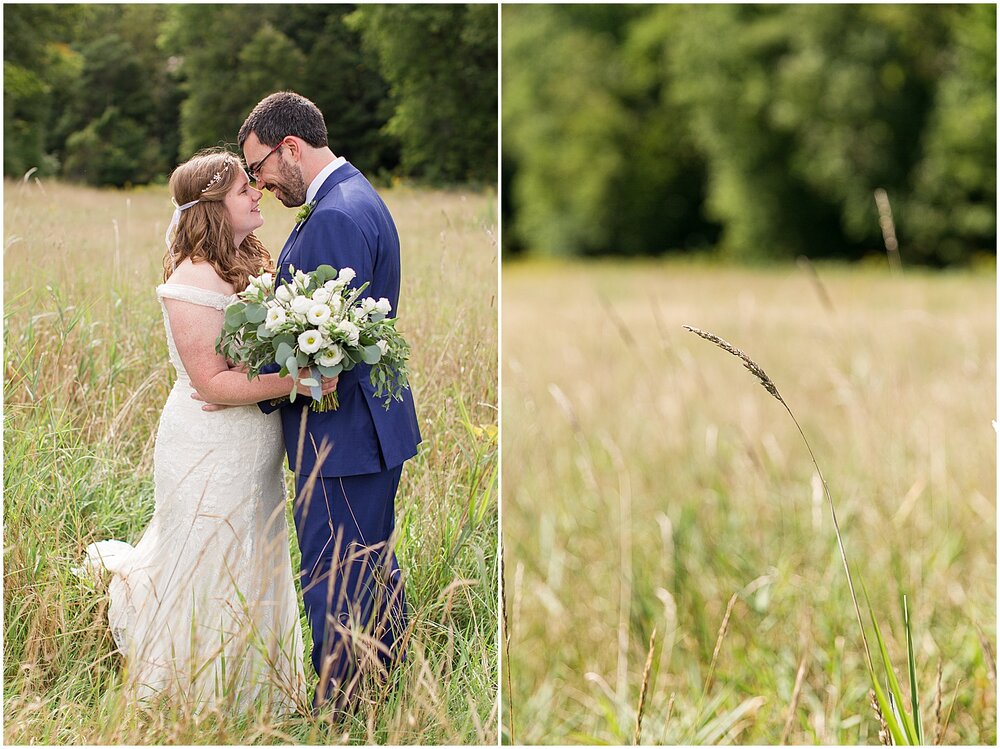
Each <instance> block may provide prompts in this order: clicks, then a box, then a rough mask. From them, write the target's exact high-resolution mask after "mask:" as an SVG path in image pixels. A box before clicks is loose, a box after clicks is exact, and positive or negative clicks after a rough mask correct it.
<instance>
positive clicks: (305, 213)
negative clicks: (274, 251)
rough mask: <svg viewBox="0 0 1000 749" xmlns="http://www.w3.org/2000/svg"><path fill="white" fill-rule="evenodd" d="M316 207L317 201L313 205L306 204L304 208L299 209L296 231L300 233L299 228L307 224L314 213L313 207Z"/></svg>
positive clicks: (296, 217) (296, 216)
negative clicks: (307, 220)
mask: <svg viewBox="0 0 1000 749" xmlns="http://www.w3.org/2000/svg"><path fill="white" fill-rule="evenodd" d="M315 205H316V201H313V202H312V203H306V204H305V205H304V206H302V207H301V208H299V212H298V213H296V214H295V230H296V231H298V229H299V227H300V226H302V224H304V223H305V222H306V219H307V218H309V216H310V214H312V212H313V206H315Z"/></svg>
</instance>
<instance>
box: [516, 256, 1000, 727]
mask: <svg viewBox="0 0 1000 749" xmlns="http://www.w3.org/2000/svg"><path fill="white" fill-rule="evenodd" d="M815 270H816V271H817V273H818V276H819V278H820V279H821V282H822V285H823V288H824V289H825V291H826V293H827V294H828V296H829V299H828V303H826V302H824V301H823V299H822V297H821V296H820V295H818V294H817V287H816V285H815V280H813V281H811V280H810V278H809V276H808V275H807V274H806V273H805V272H803V271H802V270H797V269H794V268H788V269H779V270H775V269H771V270H737V269H728V268H723V267H710V266H699V265H693V264H685V263H635V264H625V263H617V264H615V263H591V264H577V265H562V264H555V263H552V264H549V263H532V264H511V265H506V266H505V267H504V269H503V334H502V335H503V353H504V360H503V375H502V377H503V390H504V398H503V405H504V414H503V426H502V428H503V433H504V446H503V466H504V482H503V507H504V511H503V536H504V556H505V571H504V579H505V600H506V606H507V610H506V615H507V622H508V632H507V633H506V634H508V635H509V637H510V653H511V662H510V670H511V677H510V679H511V688H510V695H505V697H504V699H505V700H507V699H508V697H509V698H510V699H511V702H510V704H509V705H508V704H505V705H504V706H503V709H502V710H501V718H502V720H503V723H504V726H503V729H502V730H503V736H504V740H505V741H509V740H511V738H513V740H514V741H515V742H517V743H591V742H610V743H629V742H631V741H633V740H634V739H635V737H636V736H637V735H639V730H638V728H639V727H640V725H641V740H642V742H643V743H646V744H659V743H665V744H703V743H731V742H739V743H752V744H776V743H784V742H785V741H787V742H788V743H794V744H801V743H808V744H811V743H818V744H855V743H877V742H878V740H879V739H878V733H879V730H880V726H879V723H878V720H877V718H876V716H875V713H874V712H873V710H872V708H871V706H870V704H869V697H868V694H869V689H870V681H869V678H868V666H867V664H866V656H865V654H864V647H863V644H862V641H861V638H860V635H859V632H858V626H857V621H856V612H855V608H854V605H853V603H852V601H851V596H850V592H849V589H848V585H847V581H846V579H845V576H844V569H843V563H842V558H841V554H840V550H839V549H838V545H837V540H836V537H835V534H834V531H833V527H832V520H831V515H830V513H829V509H828V507H827V504H826V499H825V496H824V490H823V485H822V481H820V480H819V478H818V476H817V475H816V472H815V469H814V467H813V463H812V461H811V459H810V456H809V453H808V451H807V450H806V448H805V446H804V445H803V443H802V441H801V438H800V436H799V434H798V432H797V430H796V427H795V425H794V423H793V422H792V421H791V420H790V419H788V417H787V414H785V412H784V410H783V409H782V407H781V405H780V403H778V402H776V401H775V400H774V399H773V398H771V397H769V396H768V395H767V394H766V393H765V392H763V391H762V390H761V388H760V387H759V386H758V385H757V384H755V383H754V381H753V380H752V378H749V377H747V376H746V373H745V372H743V371H742V370H741V369H740V368H739V367H738V366H734V364H733V363H732V362H730V361H727V360H726V357H725V356H721V360H720V354H719V352H717V351H715V350H714V349H713V347H712V346H708V345H706V344H705V343H704V342H703V341H699V340H698V339H697V338H695V337H694V336H692V335H691V334H690V333H688V332H687V331H685V330H683V328H682V327H681V326H682V325H684V324H691V325H696V326H698V327H700V328H703V329H706V330H711V331H713V332H715V333H717V334H720V335H722V336H723V337H725V338H727V339H728V340H731V341H739V345H740V347H741V348H743V349H744V350H746V351H748V352H752V353H753V358H754V360H755V361H757V362H759V364H760V365H761V366H762V367H764V368H765V369H766V371H767V373H768V374H769V375H770V376H771V377H773V378H774V380H775V381H776V382H779V383H780V387H781V394H782V396H784V398H786V399H789V401H790V402H794V404H795V414H796V417H797V419H798V421H799V422H800V423H801V426H802V429H803V430H804V431H805V433H807V434H808V435H809V441H810V443H811V444H812V447H813V449H814V450H815V452H816V454H817V457H818V459H819V461H820V462H821V463H822V465H823V470H824V472H825V473H826V479H827V481H828V482H829V484H830V490H831V492H832V493H833V495H834V496H835V497H836V498H837V508H836V512H837V517H838V520H839V522H840V525H841V530H842V532H843V536H844V542H845V544H846V545H847V546H848V548H849V553H850V555H851V563H852V565H858V566H860V567H861V568H862V569H863V571H864V580H865V583H866V586H867V588H868V590H869V593H870V594H871V600H872V604H873V607H874V609H875V610H876V611H877V612H879V616H880V617H881V618H880V621H879V624H880V625H881V627H882V634H883V635H884V636H885V637H886V641H887V647H888V649H889V652H890V654H891V655H892V656H893V661H894V662H896V663H897V664H905V663H906V660H907V658H906V642H905V634H904V622H903V620H902V616H901V613H900V612H901V608H900V605H899V597H900V594H901V593H903V592H905V593H907V594H908V604H909V618H910V626H911V628H912V631H913V633H914V637H915V641H914V644H913V647H914V658H915V661H916V664H917V670H916V677H917V681H918V682H919V684H920V685H921V692H920V698H921V704H922V708H923V710H922V712H923V713H924V714H925V716H926V718H925V723H926V724H927V728H928V731H927V735H928V737H930V736H934V735H935V729H939V730H940V734H941V735H940V740H941V741H942V742H944V743H994V742H995V741H996V704H995V666H994V665H993V656H992V652H993V650H994V645H995V637H996V635H995V633H996V614H995V611H996V553H995V549H996V511H995V501H994V500H995V496H996V468H995V449H996V442H995V439H996V435H995V433H994V430H993V427H992V426H991V419H993V418H994V414H995V412H996V394H995V393H996V391H995V385H996V381H995V371H996V306H995V280H994V278H993V276H991V275H975V274H968V273H938V274H933V273H921V272H906V273H903V274H901V275H897V276H895V277H893V276H891V275H890V274H889V272H888V271H881V270H875V269H867V270H866V269H848V268H839V267H830V266H818V267H817V268H816V269H815ZM510 435H517V438H511V437H510ZM654 629H655V630H656V632H657V633H658V634H657V637H656V640H655V645H654V648H653V659H652V666H651V668H650V669H649V670H648V671H647V670H646V669H645V664H646V661H647V656H648V650H649V647H648V646H649V642H650V641H651V634H652V632H653V631H654ZM939 663H940V664H941V673H942V677H941V685H942V686H941V688H940V689H934V688H931V685H934V684H935V676H936V673H937V669H938V664H939ZM900 676H901V678H902V680H903V681H904V683H905V682H906V675H905V673H900ZM505 678H506V677H505ZM953 701H954V702H953ZM938 702H943V707H942V708H938ZM952 702H953V704H954V707H953V709H952V712H951V715H950V718H948V716H947V713H948V706H949V705H950V704H952ZM640 706H641V707H640ZM640 710H641V724H640V722H639V718H640V715H639V713H640ZM509 714H510V715H512V716H513V722H514V730H515V733H514V735H513V737H511V736H510V734H509V723H510V719H509V717H508V715H509ZM935 724H937V725H935Z"/></svg>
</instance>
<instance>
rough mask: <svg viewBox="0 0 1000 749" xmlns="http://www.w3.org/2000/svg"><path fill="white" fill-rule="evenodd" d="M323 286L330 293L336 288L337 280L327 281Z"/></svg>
mask: <svg viewBox="0 0 1000 749" xmlns="http://www.w3.org/2000/svg"><path fill="white" fill-rule="evenodd" d="M323 288H324V289H326V290H327V291H330V292H331V293H332V292H333V290H334V289H336V288H337V282H336V281H334V280H330V281H327V282H326V283H325V284H323Z"/></svg>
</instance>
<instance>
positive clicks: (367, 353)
mask: <svg viewBox="0 0 1000 749" xmlns="http://www.w3.org/2000/svg"><path fill="white" fill-rule="evenodd" d="M362 356H363V357H364V360H365V364H378V361H379V359H381V358H382V350H381V349H379V347H378V346H365V347H364V349H363V352H362Z"/></svg>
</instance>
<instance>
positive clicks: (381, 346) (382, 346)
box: [375, 341, 389, 356]
mask: <svg viewBox="0 0 1000 749" xmlns="http://www.w3.org/2000/svg"><path fill="white" fill-rule="evenodd" d="M375 345H376V346H378V350H379V351H381V352H382V356H385V355H386V354H388V353H389V342H388V341H375Z"/></svg>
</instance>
